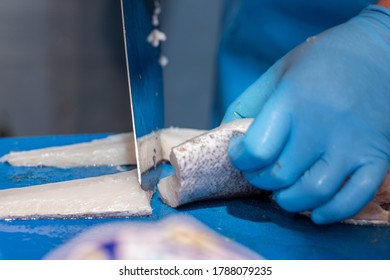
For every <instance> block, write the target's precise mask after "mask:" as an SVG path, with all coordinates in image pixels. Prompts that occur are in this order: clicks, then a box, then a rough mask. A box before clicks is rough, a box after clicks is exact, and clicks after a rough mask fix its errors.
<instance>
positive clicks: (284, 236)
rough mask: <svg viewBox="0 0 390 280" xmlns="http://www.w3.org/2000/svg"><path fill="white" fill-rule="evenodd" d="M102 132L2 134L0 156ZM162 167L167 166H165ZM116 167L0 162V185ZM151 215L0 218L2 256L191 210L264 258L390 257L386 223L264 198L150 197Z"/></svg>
mask: <svg viewBox="0 0 390 280" xmlns="http://www.w3.org/2000/svg"><path fill="white" fill-rule="evenodd" d="M103 136H105V135H74V136H54V137H30V138H4V139H0V156H2V155H4V154H6V153H8V152H9V151H15V150H28V149H34V148H40V147H46V146H54V145H56V146H58V145H64V144H71V143H77V142H83V141H89V140H92V139H96V138H101V137H103ZM167 170H168V169H167V168H165V171H166V172H169V170H168V171H167ZM115 172H118V168H115V167H104V168H101V167H99V168H74V169H65V170H61V169H56V168H45V167H39V168H20V167H11V166H10V165H8V164H0V188H1V189H6V188H17V187H23V186H27V185H32V184H43V183H49V182H55V181H63V180H70V179H76V178H82V177H90V176H96V175H100V174H109V173H115ZM152 207H153V215H152V216H151V217H144V218H131V219H130V218H129V219H67V220H64V219H52V220H14V221H0V259H28V260H30V259H41V258H43V257H44V256H45V255H46V254H47V253H48V252H50V251H51V250H52V249H54V248H56V247H57V246H59V245H61V244H63V243H65V242H66V241H67V240H69V239H71V238H72V237H74V236H76V235H77V234H79V233H81V232H83V231H85V230H87V229H89V228H91V227H93V226H94V225H97V224H102V223H108V222H113V221H126V222H129V223H130V222H132V221H140V220H141V221H145V222H147V221H153V220H159V219H162V218H164V217H167V216H170V215H174V214H177V213H181V214H185V215H190V216H193V217H195V218H197V219H198V220H200V221H201V222H203V223H205V224H206V225H208V226H209V227H211V228H212V229H214V230H215V231H217V232H218V233H220V234H222V235H224V236H226V237H228V238H231V239H233V240H235V241H237V242H239V243H241V244H243V245H245V246H247V247H249V248H251V249H252V250H254V251H256V252H258V253H259V254H261V255H262V256H264V257H265V258H268V259H390V227H374V226H353V225H344V224H334V225H329V226H317V225H314V224H313V223H312V222H311V221H310V220H309V219H307V218H304V217H301V216H298V215H292V214H289V213H286V212H284V211H282V210H280V209H279V208H277V207H276V206H275V205H274V204H273V203H271V202H270V201H269V200H268V199H266V198H247V199H231V200H218V201H210V202H200V203H193V204H191V205H188V206H185V207H181V208H180V209H172V208H170V207H168V206H166V205H165V204H163V203H162V202H161V200H160V199H159V197H158V193H157V194H155V196H154V197H153V199H152Z"/></svg>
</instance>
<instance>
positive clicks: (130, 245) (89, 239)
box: [45, 215, 262, 260]
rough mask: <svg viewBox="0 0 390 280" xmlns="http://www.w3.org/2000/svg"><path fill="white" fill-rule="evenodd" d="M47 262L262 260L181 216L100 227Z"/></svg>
mask: <svg viewBox="0 0 390 280" xmlns="http://www.w3.org/2000/svg"><path fill="white" fill-rule="evenodd" d="M45 259H54V260H63V259H68V260H69V259H70V260H85V259H89V260H91V259H94V260H96V259H100V260H110V259H117V260H118V259H119V260H177V259H193V260H201V259H208V260H211V259H214V260H215V259H217V260H226V259H229V260H237V259H262V257H261V256H260V255H258V254H257V253H255V252H253V251H251V250H250V249H248V248H246V247H244V246H242V245H240V244H238V243H236V242H234V241H233V240H229V239H227V238H226V237H224V236H222V235H220V234H218V233H217V232H215V231H213V230H211V229H210V228H208V227H207V226H205V225H204V224H202V223H201V222H199V221H198V220H196V219H194V218H190V217H187V216H181V215H178V216H171V217H168V218H166V219H164V220H162V221H158V222H152V223H150V222H149V223H144V222H135V223H109V224H105V225H101V226H97V227H95V228H93V229H91V230H89V231H87V232H84V233H82V234H81V235H79V236H77V237H76V238H74V239H72V240H71V241H69V242H68V243H66V244H65V245H62V246H60V247H59V248H56V249H55V250H54V251H52V252H50V253H49V254H48V255H47V256H46V257H45Z"/></svg>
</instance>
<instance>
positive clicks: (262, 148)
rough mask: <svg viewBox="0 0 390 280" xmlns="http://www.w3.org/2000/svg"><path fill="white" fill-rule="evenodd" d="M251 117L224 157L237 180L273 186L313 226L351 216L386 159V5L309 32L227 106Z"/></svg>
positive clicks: (231, 113) (389, 91) (389, 17)
mask: <svg viewBox="0 0 390 280" xmlns="http://www.w3.org/2000/svg"><path fill="white" fill-rule="evenodd" d="M243 117H252V118H255V120H254V122H253V124H252V126H251V127H250V128H249V130H248V131H247V133H246V135H245V136H244V137H241V138H234V139H232V142H231V144H230V148H229V156H230V158H231V161H232V163H233V165H234V166H235V167H236V168H238V169H240V170H242V171H243V174H244V176H245V178H246V179H247V180H248V181H249V182H250V183H252V184H253V185H254V186H257V187H259V188H262V189H266V190H274V191H275V192H274V198H275V200H276V202H277V203H278V204H279V205H280V206H281V207H282V208H284V209H285V210H287V211H291V212H301V211H306V210H311V211H312V214H311V218H312V220H313V221H314V222H315V223H318V224H325V223H332V222H336V221H340V220H343V219H346V218H349V217H351V216H353V215H355V214H357V213H358V212H359V211H360V210H361V209H362V208H363V207H364V206H365V205H366V204H367V203H368V202H369V201H370V200H371V199H372V198H373V197H374V195H375V193H376V191H377V189H378V187H379V186H380V183H381V181H382V180H383V178H384V176H385V175H386V173H387V171H388V169H389V165H390V164H389V161H390V11H389V10H387V9H386V8H383V7H380V6H377V5H371V6H368V7H367V8H366V9H365V10H363V11H362V12H361V13H360V14H359V15H358V16H356V17H354V18H352V19H351V20H350V21H348V22H346V23H344V24H342V25H339V26H336V27H334V28H332V29H329V30H327V31H325V32H323V33H321V34H320V35H318V36H315V37H312V38H309V39H307V40H306V42H304V43H303V44H302V45H300V46H299V47H297V48H295V49H294V50H293V51H291V52H290V53H288V54H287V55H286V56H285V57H283V58H282V59H281V60H279V61H278V62H277V63H276V64H275V65H274V66H272V67H271V68H270V69H269V70H268V71H267V72H266V73H265V74H264V75H263V76H262V77H261V78H260V79H259V80H257V81H256V82H255V83H254V84H253V85H252V86H250V87H249V88H248V89H247V90H246V91H245V92H244V93H243V94H242V95H241V96H240V97H239V98H238V99H237V100H236V101H234V102H233V104H232V105H231V106H230V107H229V108H228V110H227V112H226V114H225V118H224V122H229V121H232V120H234V119H237V118H243Z"/></svg>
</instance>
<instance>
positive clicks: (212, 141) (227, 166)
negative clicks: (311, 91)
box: [158, 119, 390, 225]
mask: <svg viewBox="0 0 390 280" xmlns="http://www.w3.org/2000/svg"><path fill="white" fill-rule="evenodd" d="M251 122H252V120H251V119H242V120H237V121H234V122H231V123H228V124H224V125H222V126H220V127H218V128H216V129H214V130H211V131H210V132H208V133H204V134H202V135H200V136H198V137H195V138H193V139H190V140H188V141H186V142H184V143H183V144H180V145H178V146H176V147H174V148H173V149H172V151H171V155H170V161H171V164H172V166H173V168H174V170H175V174H174V175H172V176H169V177H166V178H163V179H162V180H160V182H159V185H158V189H159V193H160V197H161V199H162V200H163V201H164V202H165V203H166V204H168V205H169V206H171V207H179V206H180V205H183V204H187V203H191V202H194V201H199V200H206V199H215V198H226V197H236V196H251V195H255V194H258V193H259V192H260V191H259V189H257V188H253V187H251V186H250V185H249V184H248V183H247V181H246V180H245V179H244V177H243V176H242V175H241V173H240V172H238V171H237V170H235V169H234V168H233V167H232V165H231V163H230V161H229V158H228V155H227V149H228V145H229V141H230V139H231V138H232V137H233V136H235V135H239V134H244V133H245V132H246V130H247V128H248V127H249V125H250V124H251ZM389 206H390V175H388V176H387V177H386V179H385V180H384V182H383V183H382V186H381V188H380V189H379V191H378V193H377V195H376V197H375V198H374V199H373V200H372V201H371V202H370V203H369V204H368V205H367V207H366V208H365V209H363V210H362V211H361V212H360V213H359V214H358V215H356V216H355V217H353V218H352V219H348V220H346V221H344V222H345V223H353V224H378V225H379V224H380V225H390V212H389V210H390V209H389V208H390V207H389ZM306 214H307V213H306Z"/></svg>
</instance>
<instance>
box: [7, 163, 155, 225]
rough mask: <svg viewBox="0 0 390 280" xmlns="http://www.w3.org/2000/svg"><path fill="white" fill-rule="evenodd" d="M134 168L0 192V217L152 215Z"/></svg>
mask: <svg viewBox="0 0 390 280" xmlns="http://www.w3.org/2000/svg"><path fill="white" fill-rule="evenodd" d="M150 198H151V193H149V192H145V191H143V190H142V189H141V187H140V185H139V184H138V180H137V173H136V170H133V171H126V172H121V173H117V174H113V175H104V176H99V177H93V178H86V179H78V180H71V181H65V182H58V183H51V184H44V185H36V186H30V187H24V188H15V189H5V190H1V191H0V219H36V218H76V217H77V218H81V217H83V218H92V217H131V216H145V215H151V214H152V208H151V206H150Z"/></svg>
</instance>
